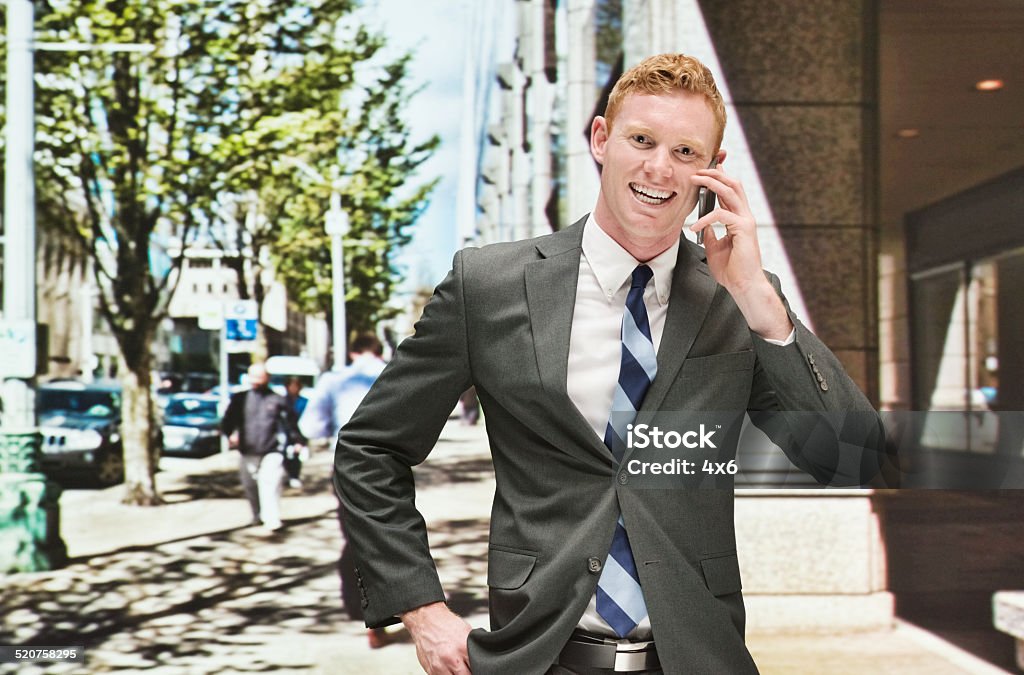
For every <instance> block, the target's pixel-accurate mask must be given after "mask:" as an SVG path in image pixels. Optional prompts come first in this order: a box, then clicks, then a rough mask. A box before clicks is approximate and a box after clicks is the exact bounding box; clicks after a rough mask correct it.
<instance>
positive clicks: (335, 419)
mask: <svg viewBox="0 0 1024 675" xmlns="http://www.w3.org/2000/svg"><path fill="white" fill-rule="evenodd" d="M383 353H384V347H383V345H382V344H381V342H380V340H378V339H377V337H376V336H374V335H369V334H367V335H360V336H358V337H356V338H355V339H354V340H353V341H352V345H351V349H350V350H349V358H350V359H351V361H352V363H350V364H349V365H348V366H346V367H345V368H343V369H342V370H340V371H329V372H326V373H324V374H323V375H321V376H320V379H319V380H317V383H316V386H315V387H314V388H313V394H312V395H311V396H310V401H309V403H308V404H307V405H306V407H305V410H304V411H303V413H302V416H301V417H300V418H299V431H300V432H301V433H302V435H303V436H305V437H306V438H310V439H312V438H330V439H331V441H332V442H333V441H334V439H335V438H337V436H338V431H339V430H340V429H341V427H342V426H344V424H345V423H346V422H348V420H349V418H350V417H352V413H354V412H355V410H356V408H357V407H358V406H359V403H360V402H361V401H362V400H363V397H364V396H366V393H367V392H368V391H370V387H372V386H373V383H374V382H376V381H377V376H378V375H380V373H381V371H383V370H384V366H385V363H384V359H383V358H381V355H382V354H383ZM338 521H339V523H340V525H341V532H342V535H343V536H344V535H345V514H344V511H343V510H342V509H341V507H340V504H339V508H338ZM344 539H345V543H344V544H342V548H341V557H340V558H339V559H338V575H339V576H340V577H341V602H342V605H344V607H345V609H346V611H347V612H348V615H349V618H351V619H352V620H353V621H362V620H363V609H362V605H361V598H360V596H359V580H358V579H357V577H356V570H355V562H354V560H353V558H352V555H351V551H350V549H349V546H348V537H347V536H344ZM368 638H369V643H370V648H371V649H377V648H379V647H383V646H385V645H386V644H388V643H389V642H390V636H389V635H388V634H387V633H386V632H385V630H384V629H383V628H372V629H370V630H369V633H368Z"/></svg>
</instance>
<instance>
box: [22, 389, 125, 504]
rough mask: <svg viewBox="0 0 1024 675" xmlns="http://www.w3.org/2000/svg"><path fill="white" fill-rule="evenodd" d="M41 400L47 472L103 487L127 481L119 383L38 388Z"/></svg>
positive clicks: (45, 470) (40, 416)
mask: <svg viewBox="0 0 1024 675" xmlns="http://www.w3.org/2000/svg"><path fill="white" fill-rule="evenodd" d="M37 395H38V398H37V403H36V409H37V411H38V415H39V427H40V432H41V434H42V437H43V441H42V458H41V464H42V466H41V468H42V470H43V472H44V473H47V474H49V475H52V476H54V477H55V478H58V477H68V478H73V479H74V478H81V477H87V478H92V479H94V480H95V481H96V482H98V483H100V484H102V485H114V484H116V483H120V482H122V481H124V447H123V445H122V442H121V385H120V384H117V383H112V382H107V383H103V382H98V383H84V382H78V381H70V380H69V381H55V382H49V383H46V384H42V385H40V386H39V389H38V392H37Z"/></svg>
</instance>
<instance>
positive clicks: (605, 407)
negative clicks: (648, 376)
mask: <svg viewBox="0 0 1024 675" xmlns="http://www.w3.org/2000/svg"><path fill="white" fill-rule="evenodd" d="M679 246H680V241H679V240H676V242H675V243H674V244H673V245H672V246H671V247H669V248H668V250H666V251H664V252H662V253H661V254H659V255H658V256H657V257H655V258H653V259H651V260H648V261H647V266H648V267H650V268H651V270H653V271H654V277H653V279H652V280H651V282H648V284H647V288H646V289H645V290H644V305H645V306H646V307H647V318H648V321H649V322H650V325H651V338H652V339H653V341H654V351H655V353H657V352H658V350H659V349H660V347H661V337H662V334H663V333H664V331H665V316H666V315H667V314H668V300H669V293H670V292H671V290H672V273H673V271H674V270H675V266H676V257H677V255H678V252H679ZM639 264H640V261H638V260H637V259H636V258H634V257H633V256H632V255H630V254H629V253H628V252H627V251H626V250H625V249H624V248H622V247H621V246H619V244H618V242H616V241H615V240H614V239H612V238H611V237H610V236H608V234H607V233H606V232H605V231H604V230H603V229H601V227H600V225H598V224H597V221H595V220H594V215H593V214H591V215H590V216H589V217H588V218H587V222H586V224H585V225H584V229H583V255H581V256H580V269H579V281H578V283H577V286H576V305H575V309H574V310H573V315H572V329H571V333H570V337H569V364H568V372H567V379H566V389H567V390H568V393H569V398H570V399H571V400H572V402H573V404H575V406H576V407H577V408H578V409H579V411H580V413H582V415H583V417H584V419H586V420H587V422H588V423H589V424H590V427H591V428H592V429H593V430H594V433H595V434H597V437H598V438H600V439H601V441H602V442H604V432H605V427H606V426H607V424H608V418H609V416H610V414H611V409H612V398H613V396H614V394H615V385H616V384H617V383H618V379H619V366H620V363H621V360H622V336H621V330H622V315H623V312H624V311H625V307H626V296H627V295H628V294H629V286H630V282H631V279H632V275H633V270H634V269H635V268H636V266H637V265H639ZM795 337H796V329H794V330H793V331H792V332H790V334H789V337H788V338H787V339H786V340H781V341H780V340H767V342H770V343H772V344H775V345H779V346H785V345H788V344H790V343H791V342H793V340H794V339H795ZM577 625H578V627H579V628H580V629H581V630H584V631H587V632H588V633H595V634H598V635H604V636H607V637H610V638H615V637H616V636H615V631H613V630H612V628H611V626H609V625H608V623H607V622H606V621H605V620H604V619H602V618H601V615H600V614H598V613H597V600H596V598H595V597H592V598H591V599H590V604H589V605H587V610H586V611H585V612H584V613H583V617H582V618H581V619H580V622H579V624H577ZM627 639H629V640H631V641H636V640H649V639H651V621H650V617H646V618H644V620H643V621H641V622H640V624H639V625H638V626H637V627H636V628H634V629H633V630H632V632H630V633H629V635H628V636H627Z"/></svg>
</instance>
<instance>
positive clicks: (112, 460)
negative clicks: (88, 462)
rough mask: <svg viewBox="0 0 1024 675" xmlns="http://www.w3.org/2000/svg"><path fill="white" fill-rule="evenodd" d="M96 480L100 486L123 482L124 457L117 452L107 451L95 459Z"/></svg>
mask: <svg viewBox="0 0 1024 675" xmlns="http://www.w3.org/2000/svg"><path fill="white" fill-rule="evenodd" d="M96 480H97V482H99V483H100V485H117V484H118V483H121V482H124V455H123V454H122V453H121V452H119V451H118V450H107V451H105V452H103V453H102V454H101V455H100V456H99V457H97V458H96Z"/></svg>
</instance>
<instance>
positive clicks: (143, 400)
mask: <svg viewBox="0 0 1024 675" xmlns="http://www.w3.org/2000/svg"><path fill="white" fill-rule="evenodd" d="M143 361H145V363H143V364H142V365H140V366H137V367H136V368H135V369H132V368H130V367H128V365H127V364H126V363H125V361H124V359H123V358H122V359H121V387H122V401H121V442H122V443H123V445H124V497H123V498H122V499H121V501H122V502H123V503H125V504H134V505H137V506H155V505H157V504H162V503H163V499H162V498H161V497H160V493H159V492H158V491H157V487H156V468H157V462H158V461H159V446H158V444H157V442H156V439H157V437H158V434H157V433H156V432H157V431H158V430H157V429H155V428H154V427H155V424H154V415H153V412H154V411H153V398H152V395H151V394H150V379H151V375H150V371H149V364H148V359H143Z"/></svg>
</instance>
